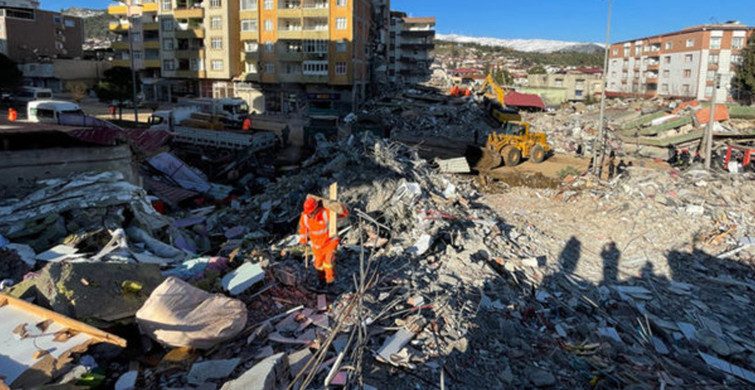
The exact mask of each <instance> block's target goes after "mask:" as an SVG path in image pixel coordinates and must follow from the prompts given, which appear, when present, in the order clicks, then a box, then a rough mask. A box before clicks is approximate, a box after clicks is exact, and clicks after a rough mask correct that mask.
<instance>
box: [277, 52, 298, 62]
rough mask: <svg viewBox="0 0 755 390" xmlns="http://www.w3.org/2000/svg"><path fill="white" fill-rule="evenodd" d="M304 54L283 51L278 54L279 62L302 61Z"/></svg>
mask: <svg viewBox="0 0 755 390" xmlns="http://www.w3.org/2000/svg"><path fill="white" fill-rule="evenodd" d="M301 60H302V54H301V52H298V51H281V52H278V61H301Z"/></svg>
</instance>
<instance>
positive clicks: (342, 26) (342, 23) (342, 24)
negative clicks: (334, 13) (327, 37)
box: [336, 18, 346, 30]
mask: <svg viewBox="0 0 755 390" xmlns="http://www.w3.org/2000/svg"><path fill="white" fill-rule="evenodd" d="M336 30H346V18H336Z"/></svg>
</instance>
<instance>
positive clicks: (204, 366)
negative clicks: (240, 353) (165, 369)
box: [186, 358, 241, 385]
mask: <svg viewBox="0 0 755 390" xmlns="http://www.w3.org/2000/svg"><path fill="white" fill-rule="evenodd" d="M239 362H241V359H239V358H236V359H218V360H206V361H203V362H198V363H194V365H192V366H191V371H189V375H188V376H187V377H186V380H187V381H188V382H189V383H190V384H192V385H199V384H202V383H205V382H206V381H207V380H209V379H218V378H225V377H227V376H228V375H231V373H232V372H233V370H235V369H236V366H238V365H239Z"/></svg>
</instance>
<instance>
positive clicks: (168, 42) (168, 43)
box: [163, 38, 173, 51]
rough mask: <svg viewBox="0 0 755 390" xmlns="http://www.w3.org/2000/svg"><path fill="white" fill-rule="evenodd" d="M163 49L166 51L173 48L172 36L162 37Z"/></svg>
mask: <svg viewBox="0 0 755 390" xmlns="http://www.w3.org/2000/svg"><path fill="white" fill-rule="evenodd" d="M163 50H166V51H171V50H173V38H165V39H163Z"/></svg>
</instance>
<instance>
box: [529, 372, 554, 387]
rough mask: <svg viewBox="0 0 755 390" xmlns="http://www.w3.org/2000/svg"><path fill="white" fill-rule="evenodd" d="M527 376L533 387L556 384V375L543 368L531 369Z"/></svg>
mask: <svg viewBox="0 0 755 390" xmlns="http://www.w3.org/2000/svg"><path fill="white" fill-rule="evenodd" d="M529 378H530V381H532V384H533V385H535V387H548V386H553V385H555V384H556V377H555V376H553V374H551V373H550V372H548V371H545V370H532V371H531V372H530V373H529Z"/></svg>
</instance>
